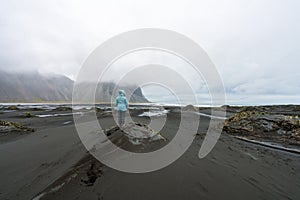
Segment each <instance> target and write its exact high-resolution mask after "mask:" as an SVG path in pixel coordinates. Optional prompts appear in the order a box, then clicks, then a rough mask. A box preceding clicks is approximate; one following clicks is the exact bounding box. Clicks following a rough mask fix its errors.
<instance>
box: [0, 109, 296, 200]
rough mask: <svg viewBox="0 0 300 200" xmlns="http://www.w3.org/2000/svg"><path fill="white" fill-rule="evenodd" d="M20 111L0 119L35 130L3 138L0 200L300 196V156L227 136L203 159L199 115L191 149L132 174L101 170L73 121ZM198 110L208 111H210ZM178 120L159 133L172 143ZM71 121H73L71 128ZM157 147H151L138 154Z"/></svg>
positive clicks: (102, 118) (107, 122) (174, 116)
mask: <svg viewBox="0 0 300 200" xmlns="http://www.w3.org/2000/svg"><path fill="white" fill-rule="evenodd" d="M283 110H284V109H283ZM22 112H23V111H22ZM22 112H21V111H15V112H10V113H3V114H1V115H0V119H1V120H7V121H17V122H21V123H25V124H26V125H28V126H30V127H33V128H35V130H36V131H35V132H32V133H28V134H25V135H24V134H22V136H20V137H13V136H11V137H8V136H7V135H5V136H1V137H0V140H1V142H2V143H1V145H0V159H1V160H0V163H1V165H0V173H1V181H0V199H31V198H33V197H36V199H64V200H66V199H151V200H153V199H251V200H252V199H299V198H300V190H299V188H300V175H299V174H300V156H299V155H298V154H295V153H289V152H285V151H281V150H276V149H272V148H268V147H264V146H260V145H256V144H252V143H248V142H244V141H241V140H238V139H235V138H233V137H232V136H231V135H228V134H225V133H224V134H222V136H221V138H220V139H219V141H218V143H217V144H216V146H215V147H214V149H213V150H212V152H210V154H209V155H208V156H207V157H205V158H203V159H199V158H198V152H199V149H200V146H201V144H202V141H203V138H204V137H205V132H206V129H207V127H208V123H209V118H208V117H205V116H201V119H200V126H199V129H198V133H197V136H196V137H195V140H194V142H193V144H192V145H191V147H190V148H189V149H188V150H187V152H185V154H184V155H183V156H182V157H181V158H179V159H178V160H177V161H176V162H174V163H172V164H171V165H169V166H168V167H166V168H163V169H161V170H158V171H155V172H150V173H145V174H129V173H123V172H119V171H116V170H114V169H111V168H108V167H106V166H104V165H102V164H101V163H100V162H99V161H97V160H96V159H94V158H93V157H92V156H91V155H89V154H88V153H87V152H86V150H85V148H84V147H83V145H82V144H81V142H80V140H79V138H78V136H77V133H76V130H75V128H74V125H73V122H72V116H56V117H49V118H37V117H30V118H20V117H19V115H20V114H21V113H22ZM34 112H36V113H35V114H38V112H44V111H34ZM51 112H54V111H51ZM60 112H61V113H67V112H68V111H60ZM200 112H203V113H206V114H209V113H210V111H209V109H200ZM44 114H45V113H44ZM135 114H138V113H135ZM97 115H98V117H99V122H100V124H101V125H102V126H103V127H104V128H110V127H112V126H114V121H113V119H112V117H111V116H110V115H107V114H105V115H104V114H103V113H102V114H101V113H100V112H99V114H97ZM178 115H179V114H178V113H176V112H172V111H171V112H170V113H168V116H167V117H168V121H167V123H166V125H165V127H164V128H163V130H161V131H160V133H161V135H162V136H163V137H164V138H166V142H168V141H170V140H171V139H172V138H173V137H174V131H175V130H176V128H177V126H178V121H179V116H178ZM133 119H134V120H135V121H139V122H140V123H143V124H147V123H149V119H148V118H147V117H138V116H137V115H136V116H134V117H133ZM68 121H71V122H70V123H67V124H65V122H68ZM115 132H118V130H115ZM15 134H18V133H15ZM114 134H115V133H114V131H112V133H111V137H112V138H111V139H112V140H113V139H116V138H115V137H114V136H113V135H114ZM195 134H196V133H195ZM117 135H118V137H119V138H120V137H122V136H120V134H116V136H117ZM123 139H124V138H123ZM123 141H124V140H123ZM122 144H125V143H122ZM157 145H158V144H157V143H148V144H147V145H146V144H145V145H138V146H136V147H135V146H132V148H141V149H143V148H144V149H145V148H154V147H155V146H157ZM160 145H161V144H160Z"/></svg>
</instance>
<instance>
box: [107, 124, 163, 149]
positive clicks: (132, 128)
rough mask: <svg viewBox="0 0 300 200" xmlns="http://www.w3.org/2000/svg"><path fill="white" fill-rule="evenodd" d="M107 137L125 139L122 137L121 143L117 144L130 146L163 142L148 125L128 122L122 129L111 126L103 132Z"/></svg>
mask: <svg viewBox="0 0 300 200" xmlns="http://www.w3.org/2000/svg"><path fill="white" fill-rule="evenodd" d="M105 133H106V135H107V136H113V135H114V134H121V135H123V136H125V137H126V138H124V137H122V138H121V140H123V141H121V140H120V139H119V141H118V142H120V143H126V142H129V143H131V144H132V145H140V144H147V143H150V142H153V141H156V140H164V141H165V138H164V137H162V136H161V135H160V134H159V133H158V132H156V131H154V130H153V129H151V128H150V127H149V126H148V125H146V124H143V123H140V122H129V123H127V124H126V125H125V126H124V127H123V128H122V129H120V128H119V127H118V126H113V127H111V128H109V129H107V130H105Z"/></svg>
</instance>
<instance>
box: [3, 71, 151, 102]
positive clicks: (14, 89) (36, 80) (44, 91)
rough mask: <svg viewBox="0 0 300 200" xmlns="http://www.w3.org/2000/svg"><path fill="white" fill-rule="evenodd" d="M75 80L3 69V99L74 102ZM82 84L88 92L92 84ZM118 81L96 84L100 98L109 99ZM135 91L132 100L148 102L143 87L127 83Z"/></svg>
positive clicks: (11, 100) (97, 94) (128, 90)
mask: <svg viewBox="0 0 300 200" xmlns="http://www.w3.org/2000/svg"><path fill="white" fill-rule="evenodd" d="M73 85H74V81H73V80H71V79H69V78H68V77H66V76H63V75H44V74H40V73H38V72H26V73H15V72H5V71H0V102H44V101H50V102H51V101H63V102H64V101H66V102H67V101H71V100H72V93H73ZM89 86H90V85H88V84H82V87H84V90H85V91H88V90H89V89H90V88H91V87H89ZM114 87H115V84H114V83H112V82H108V83H103V84H101V85H98V86H97V92H96V99H97V101H102V102H103V101H105V102H107V101H110V99H111V96H112V94H113V88H114ZM122 89H124V90H125V91H126V92H128V93H129V92H132V91H133V90H134V91H133V95H132V96H131V98H130V101H131V102H148V100H147V99H146V98H145V96H144V95H143V93H142V90H141V88H139V87H134V86H125V87H123V88H122Z"/></svg>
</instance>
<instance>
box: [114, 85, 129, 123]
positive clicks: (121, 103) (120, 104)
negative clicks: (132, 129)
mask: <svg viewBox="0 0 300 200" xmlns="http://www.w3.org/2000/svg"><path fill="white" fill-rule="evenodd" d="M116 107H117V111H118V123H119V127H123V126H124V124H125V113H126V111H127V109H128V101H127V98H126V96H125V92H124V91H123V90H119V96H118V97H117V98H116Z"/></svg>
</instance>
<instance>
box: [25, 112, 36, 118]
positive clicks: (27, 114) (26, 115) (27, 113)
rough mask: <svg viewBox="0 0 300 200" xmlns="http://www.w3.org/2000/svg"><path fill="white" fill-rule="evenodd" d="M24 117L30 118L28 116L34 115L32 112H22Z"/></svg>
mask: <svg viewBox="0 0 300 200" xmlns="http://www.w3.org/2000/svg"><path fill="white" fill-rule="evenodd" d="M24 117H27V118H30V117H35V116H34V115H33V114H31V113H30V112H24Z"/></svg>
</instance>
